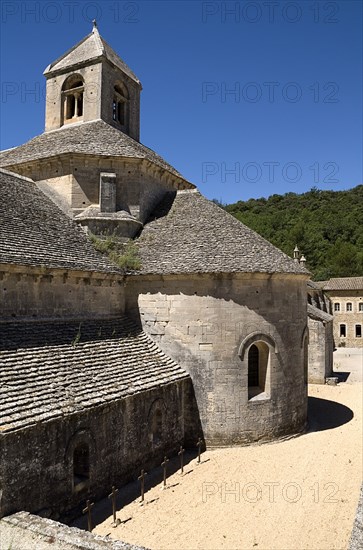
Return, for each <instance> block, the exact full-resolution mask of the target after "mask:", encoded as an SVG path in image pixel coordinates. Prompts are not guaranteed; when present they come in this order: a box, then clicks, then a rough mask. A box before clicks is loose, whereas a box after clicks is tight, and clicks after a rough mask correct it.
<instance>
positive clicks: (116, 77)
mask: <svg viewBox="0 0 363 550" xmlns="http://www.w3.org/2000/svg"><path fill="white" fill-rule="evenodd" d="M117 82H122V84H123V85H124V86H126V89H127V91H128V96H129V100H128V104H127V118H128V125H127V127H126V128H123V129H122V131H124V132H125V133H126V134H128V135H129V136H130V137H132V138H133V139H135V140H136V141H139V139H140V84H137V83H136V82H135V81H134V80H132V79H131V78H129V77H128V76H127V75H126V74H125V73H122V72H121V71H120V70H119V69H117V68H116V67H114V66H113V65H111V63H107V62H105V63H104V64H103V67H102V105H101V117H100V118H102V120H104V121H105V122H107V123H108V124H111V126H115V128H120V126H119V125H118V124H117V122H115V121H114V120H113V113H112V101H113V97H114V87H115V84H117Z"/></svg>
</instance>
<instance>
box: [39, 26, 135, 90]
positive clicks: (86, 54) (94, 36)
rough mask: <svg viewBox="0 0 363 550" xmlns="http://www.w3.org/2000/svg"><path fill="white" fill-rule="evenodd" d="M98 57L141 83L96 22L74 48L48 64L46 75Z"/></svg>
mask: <svg viewBox="0 0 363 550" xmlns="http://www.w3.org/2000/svg"><path fill="white" fill-rule="evenodd" d="M98 59H107V60H108V61H109V62H110V63H112V64H113V65H115V66H116V67H117V68H118V69H120V70H121V71H123V72H124V73H125V74H127V76H129V77H130V78H131V79H132V80H133V81H134V82H136V83H137V84H139V85H141V82H140V80H139V79H138V78H137V76H136V75H135V74H134V73H133V72H132V70H131V69H130V67H128V66H127V65H126V63H125V62H124V61H123V60H122V59H121V58H120V57H119V56H118V55H117V53H116V52H114V50H113V49H112V48H111V46H109V45H108V44H107V42H105V40H104V39H103V38H102V37H101V36H100V33H99V32H98V29H97V26H96V25H95V24H94V27H93V29H92V32H91V33H90V34H88V35H87V36H86V37H85V38H83V40H81V41H80V42H78V44H76V45H75V46H73V48H71V49H70V50H68V51H67V52H66V53H64V54H63V55H62V56H61V57H59V58H58V59H56V60H55V61H54V62H53V63H51V64H50V65H48V67H47V68H46V69H45V71H44V75H45V76H51V75H52V74H53V73H57V72H62V71H68V70H69V69H71V68H72V67H78V66H79V65H84V64H86V63H88V62H90V61H96V60H98Z"/></svg>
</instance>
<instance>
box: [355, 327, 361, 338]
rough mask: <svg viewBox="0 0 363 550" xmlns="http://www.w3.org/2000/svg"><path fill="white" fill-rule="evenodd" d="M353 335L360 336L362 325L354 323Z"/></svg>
mask: <svg viewBox="0 0 363 550" xmlns="http://www.w3.org/2000/svg"><path fill="white" fill-rule="evenodd" d="M355 337H356V338H362V325H355Z"/></svg>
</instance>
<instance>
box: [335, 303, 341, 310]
mask: <svg viewBox="0 0 363 550" xmlns="http://www.w3.org/2000/svg"><path fill="white" fill-rule="evenodd" d="M334 311H340V304H339V303H338V302H336V303H335V304H334Z"/></svg>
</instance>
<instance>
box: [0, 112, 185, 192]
mask: <svg viewBox="0 0 363 550" xmlns="http://www.w3.org/2000/svg"><path fill="white" fill-rule="evenodd" d="M68 153H79V154H85V155H97V156H115V157H126V158H137V159H146V160H149V161H150V162H153V163H154V164H156V165H157V166H160V167H161V168H164V170H167V171H168V172H170V173H171V174H173V175H174V176H177V177H178V178H181V179H183V180H184V181H185V182H186V180H185V179H184V178H183V176H182V175H181V174H180V173H179V172H178V171H177V170H175V168H173V166H171V165H170V164H169V163H168V162H166V160H164V159H163V158H162V157H161V156H159V155H158V154H157V153H155V151H153V150H152V149H149V148H148V147H146V146H145V145H142V144H141V143H139V142H138V141H135V140H134V139H132V138H131V137H130V136H128V135H127V134H124V133H123V132H120V130H117V129H116V128H113V126H110V125H109V124H107V122H104V121H103V120H95V121H92V122H82V123H80V124H69V125H68V126H62V128H59V129H58V130H53V131H51V132H45V133H44V134H40V135H39V136H36V137H34V138H33V139H31V140H30V141H28V142H27V143H24V144H23V145H19V147H14V148H13V149H8V150H6V151H2V152H0V166H2V167H7V166H8V167H14V166H16V165H18V164H23V163H26V162H32V161H37V160H40V159H46V158H52V157H55V156H58V155H64V154H68ZM186 183H187V187H194V185H192V184H191V183H189V182H186Z"/></svg>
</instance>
